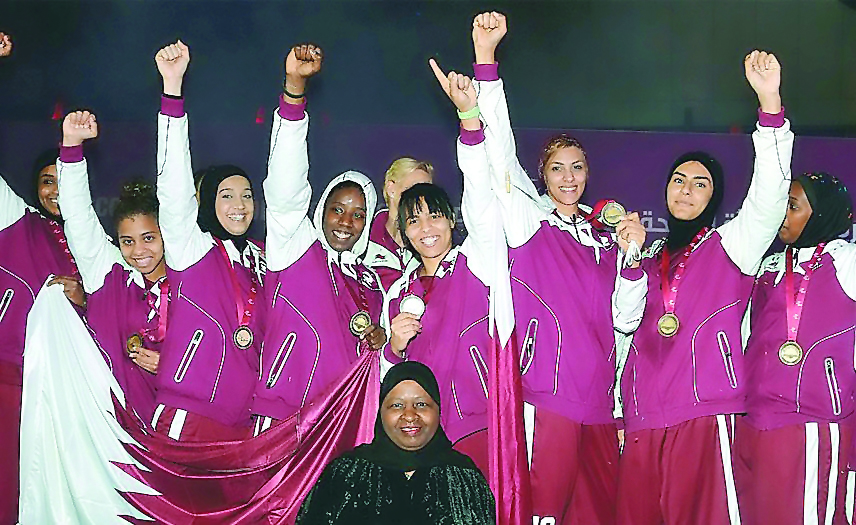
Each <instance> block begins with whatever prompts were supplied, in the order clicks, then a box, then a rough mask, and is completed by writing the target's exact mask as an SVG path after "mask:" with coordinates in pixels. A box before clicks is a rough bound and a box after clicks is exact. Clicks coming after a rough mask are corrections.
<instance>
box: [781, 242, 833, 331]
mask: <svg viewBox="0 0 856 525" xmlns="http://www.w3.org/2000/svg"><path fill="white" fill-rule="evenodd" d="M824 246H826V243H825V242H822V243H820V244H818V245H817V248H815V249H814V255H812V256H811V259H810V264H809V267H808V270H806V272H805V276H804V277H803V278H802V281H801V282H800V288H799V290H797V292H796V294H794V255H793V249H792V248H790V247H789V248H787V249H786V251H785V306H786V307H787V312H788V318H787V320H788V341H794V342H796V340H797V332H798V331H799V328H800V317H801V316H802V309H803V304H805V303H804V302H805V293H806V292H807V291H808V283H809V281H810V280H811V276H812V274H814V270H815V268H817V266H818V263H819V262H820V258H821V256H822V255H823V247H824Z"/></svg>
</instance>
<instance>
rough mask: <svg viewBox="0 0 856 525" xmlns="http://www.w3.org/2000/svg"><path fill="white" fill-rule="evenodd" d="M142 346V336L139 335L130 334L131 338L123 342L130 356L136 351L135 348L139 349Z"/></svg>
mask: <svg viewBox="0 0 856 525" xmlns="http://www.w3.org/2000/svg"><path fill="white" fill-rule="evenodd" d="M142 346H143V336H141V335H140V334H131V337H129V338H128V340H127V341H126V342H125V348H126V349H127V350H128V354H129V355H130V354H132V353H133V352H136V351H137V348H141V347H142Z"/></svg>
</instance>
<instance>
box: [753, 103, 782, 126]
mask: <svg viewBox="0 0 856 525" xmlns="http://www.w3.org/2000/svg"><path fill="white" fill-rule="evenodd" d="M758 124H760V125H761V126H763V127H765V128H781V127H782V126H784V125H785V107H784V106H782V110H781V111H779V112H778V113H776V114H775V115H772V114H770V113H764V112H763V111H761V108H758Z"/></svg>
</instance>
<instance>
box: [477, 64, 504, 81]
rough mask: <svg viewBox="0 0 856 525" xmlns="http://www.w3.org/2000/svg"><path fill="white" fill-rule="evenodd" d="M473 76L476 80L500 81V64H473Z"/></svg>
mask: <svg viewBox="0 0 856 525" xmlns="http://www.w3.org/2000/svg"><path fill="white" fill-rule="evenodd" d="M473 76H474V77H475V78H476V80H486V81H491V80H499V62H494V63H493V64H473Z"/></svg>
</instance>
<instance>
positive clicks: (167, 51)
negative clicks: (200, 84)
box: [155, 40, 190, 97]
mask: <svg viewBox="0 0 856 525" xmlns="http://www.w3.org/2000/svg"><path fill="white" fill-rule="evenodd" d="M155 64H157V66H158V71H159V72H160V74H161V77H162V78H163V92H164V94H165V95H173V96H176V97H178V96H181V83H182V81H183V80H184V74H185V73H186V72H187V66H188V64H190V49H188V47H187V45H186V44H185V43H184V42H182V41H181V40H178V41H176V43H175V44H170V45H168V46H166V47H164V48H162V49H161V50H160V51H158V52H157V54H156V55H155Z"/></svg>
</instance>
